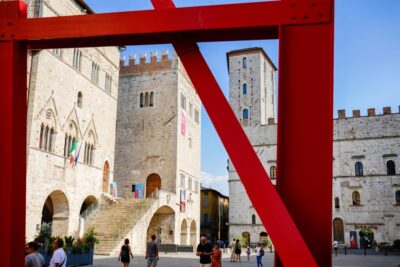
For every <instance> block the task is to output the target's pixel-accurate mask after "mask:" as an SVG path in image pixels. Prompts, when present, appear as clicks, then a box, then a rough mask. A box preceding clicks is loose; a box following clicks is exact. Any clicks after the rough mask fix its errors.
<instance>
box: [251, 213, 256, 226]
mask: <svg viewBox="0 0 400 267" xmlns="http://www.w3.org/2000/svg"><path fill="white" fill-rule="evenodd" d="M251 223H252V224H256V215H254V214H253V215H251Z"/></svg>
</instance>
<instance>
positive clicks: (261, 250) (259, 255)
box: [256, 243, 265, 267]
mask: <svg viewBox="0 0 400 267" xmlns="http://www.w3.org/2000/svg"><path fill="white" fill-rule="evenodd" d="M264 254H265V252H264V247H263V246H262V245H261V244H260V243H257V247H256V259H257V267H263V264H262V257H263V256H264Z"/></svg>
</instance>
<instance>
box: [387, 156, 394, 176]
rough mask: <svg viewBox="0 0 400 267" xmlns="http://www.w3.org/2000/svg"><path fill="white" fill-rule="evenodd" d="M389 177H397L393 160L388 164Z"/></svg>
mask: <svg viewBox="0 0 400 267" xmlns="http://www.w3.org/2000/svg"><path fill="white" fill-rule="evenodd" d="M386 171H387V175H396V165H395V164H394V161H393V160H388V161H387V162H386Z"/></svg>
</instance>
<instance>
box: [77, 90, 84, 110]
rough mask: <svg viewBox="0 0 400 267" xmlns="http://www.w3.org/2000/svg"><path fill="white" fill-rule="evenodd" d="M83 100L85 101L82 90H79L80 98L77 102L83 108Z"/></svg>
mask: <svg viewBox="0 0 400 267" xmlns="http://www.w3.org/2000/svg"><path fill="white" fill-rule="evenodd" d="M82 101H83V95H82V92H79V93H78V99H77V103H78V104H77V105H78V107H79V108H82Z"/></svg>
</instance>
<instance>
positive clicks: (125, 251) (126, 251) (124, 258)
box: [118, 238, 133, 267]
mask: <svg viewBox="0 0 400 267" xmlns="http://www.w3.org/2000/svg"><path fill="white" fill-rule="evenodd" d="M124 243H125V244H124V245H122V247H121V251H120V252H119V257H118V261H121V262H122V263H123V264H124V267H128V266H129V262H130V258H129V256H131V257H132V259H133V254H132V251H131V246H129V239H128V238H127V239H125V242H124Z"/></svg>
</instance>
